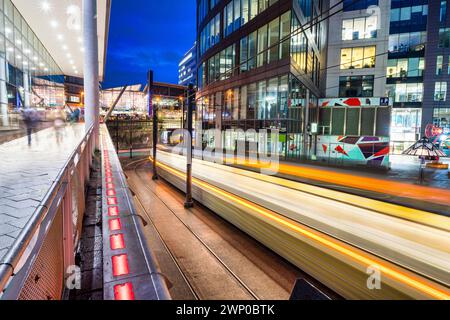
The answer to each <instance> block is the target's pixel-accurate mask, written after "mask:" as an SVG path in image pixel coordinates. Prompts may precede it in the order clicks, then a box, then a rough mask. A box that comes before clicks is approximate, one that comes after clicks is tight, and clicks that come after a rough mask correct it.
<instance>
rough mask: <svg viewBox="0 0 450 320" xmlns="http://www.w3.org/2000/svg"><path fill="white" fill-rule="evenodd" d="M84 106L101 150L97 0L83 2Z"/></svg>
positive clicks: (97, 147) (86, 118)
mask: <svg viewBox="0 0 450 320" xmlns="http://www.w3.org/2000/svg"><path fill="white" fill-rule="evenodd" d="M83 33H84V34H83V35H84V37H83V38H84V49H85V50H84V99H85V100H84V101H85V102H84V105H85V121H86V130H89V128H90V127H91V126H92V124H94V133H95V148H96V149H99V147H100V144H99V142H100V139H99V119H100V102H99V96H100V92H99V68H98V36H97V34H98V33H97V0H83Z"/></svg>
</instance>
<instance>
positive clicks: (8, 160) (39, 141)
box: [0, 124, 84, 261]
mask: <svg viewBox="0 0 450 320" xmlns="http://www.w3.org/2000/svg"><path fill="white" fill-rule="evenodd" d="M83 137H84V125H83V124H75V125H71V126H67V127H65V128H64V129H61V130H60V131H55V129H54V128H49V129H46V130H43V131H40V132H38V133H36V134H34V135H33V136H32V143H31V145H30V146H29V145H28V140H27V137H23V138H20V139H16V140H13V141H9V142H7V143H4V144H1V145H0V261H1V259H2V258H3V257H4V255H5V254H6V252H7V251H8V249H9V248H10V247H11V246H12V244H13V243H14V241H15V240H16V239H17V237H18V236H19V234H20V232H21V231H22V230H23V228H24V227H25V225H26V224H27V223H28V221H29V220H30V218H31V217H32V215H33V213H34V212H35V211H36V209H37V208H38V207H39V206H40V204H41V202H42V201H43V199H44V197H45V195H46V194H47V193H48V192H49V191H50V188H51V185H52V183H53V182H54V181H55V179H56V178H57V175H58V173H59V172H60V171H61V170H62V168H63V167H64V165H65V163H66V162H67V160H68V159H69V157H70V155H71V154H72V153H73V151H74V150H75V148H76V147H77V146H78V145H79V143H80V142H81V140H82V139H83Z"/></svg>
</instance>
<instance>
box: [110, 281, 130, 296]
mask: <svg viewBox="0 0 450 320" xmlns="http://www.w3.org/2000/svg"><path fill="white" fill-rule="evenodd" d="M114 299H115V300H134V292H133V285H132V284H131V282H127V283H124V284H118V285H115V286H114Z"/></svg>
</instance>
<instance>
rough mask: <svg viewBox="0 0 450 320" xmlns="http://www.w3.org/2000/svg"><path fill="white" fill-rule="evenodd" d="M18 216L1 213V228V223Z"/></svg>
mask: <svg viewBox="0 0 450 320" xmlns="http://www.w3.org/2000/svg"><path fill="white" fill-rule="evenodd" d="M15 219H17V218H14V217H12V216H10V215H7V214H4V213H0V230H1V228H2V227H1V225H2V224H4V223H7V222H10V221H13V220H15Z"/></svg>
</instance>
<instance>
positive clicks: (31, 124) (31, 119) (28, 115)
mask: <svg viewBox="0 0 450 320" xmlns="http://www.w3.org/2000/svg"><path fill="white" fill-rule="evenodd" d="M22 117H23V122H24V123H25V126H26V128H27V136H28V145H29V146H31V135H32V134H33V132H35V131H36V126H37V123H38V121H39V115H38V113H37V111H36V110H34V109H33V108H26V109H25V110H23V114H22Z"/></svg>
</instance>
